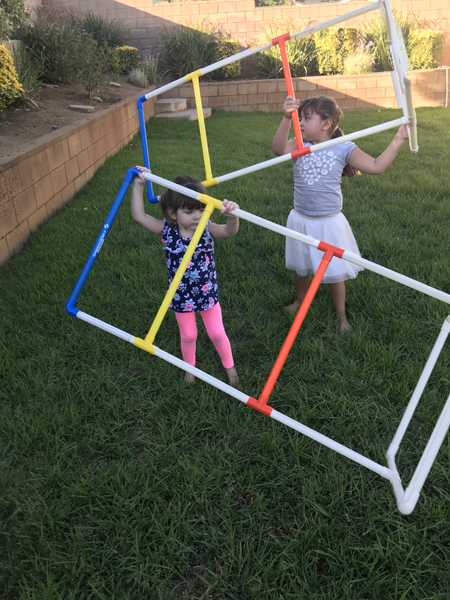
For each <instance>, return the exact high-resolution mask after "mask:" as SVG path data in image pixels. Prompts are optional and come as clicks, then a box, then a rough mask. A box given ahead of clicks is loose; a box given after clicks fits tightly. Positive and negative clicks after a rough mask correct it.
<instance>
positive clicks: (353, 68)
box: [342, 42, 375, 75]
mask: <svg viewBox="0 0 450 600" xmlns="http://www.w3.org/2000/svg"><path fill="white" fill-rule="evenodd" d="M369 44H371V42H369ZM369 44H368V47H366V46H360V47H359V48H358V49H357V50H356V52H350V54H347V56H346V57H345V58H344V69H343V71H342V74H343V75H364V74H365V73H371V72H372V71H373V65H374V62H375V56H374V53H373V49H372V48H373V45H372V46H370V45H369Z"/></svg>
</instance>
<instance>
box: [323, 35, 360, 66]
mask: <svg viewBox="0 0 450 600" xmlns="http://www.w3.org/2000/svg"><path fill="white" fill-rule="evenodd" d="M358 36H359V34H358V30H357V29H356V27H327V28H326V29H321V30H319V31H318V32H317V33H315V34H314V40H315V42H316V50H317V61H318V68H319V73H325V74H327V75H331V74H335V73H342V71H343V69H344V59H345V57H346V56H347V55H349V54H351V53H352V52H354V51H355V49H356V48H357V45H358Z"/></svg>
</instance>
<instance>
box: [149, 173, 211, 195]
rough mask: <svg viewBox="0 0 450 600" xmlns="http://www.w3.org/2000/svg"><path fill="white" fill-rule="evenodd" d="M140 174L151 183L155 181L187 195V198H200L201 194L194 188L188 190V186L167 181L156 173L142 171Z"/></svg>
mask: <svg viewBox="0 0 450 600" xmlns="http://www.w3.org/2000/svg"><path fill="white" fill-rule="evenodd" d="M142 175H143V176H144V179H148V180H149V181H152V182H153V183H157V184H158V185H161V186H162V187H165V188H169V189H171V190H174V191H175V192H178V193H179V194H183V195H184V196H188V197H189V198H194V199H195V200H200V198H201V194H199V193H198V192H196V191H195V190H190V189H189V188H186V187H184V186H182V185H179V184H178V183H174V182H173V181H169V180H168V179H164V178H163V177H159V176H158V175H153V173H145V172H143V173H142Z"/></svg>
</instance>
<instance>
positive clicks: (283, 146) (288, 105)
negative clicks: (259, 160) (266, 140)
mask: <svg viewBox="0 0 450 600" xmlns="http://www.w3.org/2000/svg"><path fill="white" fill-rule="evenodd" d="M297 108H298V101H297V100H295V98H293V97H292V96H287V98H286V100H285V101H284V117H283V120H282V121H281V123H280V126H279V127H278V131H277V132H276V134H275V136H274V138H273V142H272V150H273V151H274V152H275V154H276V155H277V156H282V155H283V154H288V153H289V152H293V151H294V150H296V149H297V144H296V142H295V140H291V141H289V132H290V130H291V123H292V113H293V112H294V110H297Z"/></svg>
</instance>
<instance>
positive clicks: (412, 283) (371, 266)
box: [324, 240, 450, 304]
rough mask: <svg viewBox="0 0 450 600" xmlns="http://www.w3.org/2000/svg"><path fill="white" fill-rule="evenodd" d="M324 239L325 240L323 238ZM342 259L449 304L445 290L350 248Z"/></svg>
mask: <svg viewBox="0 0 450 600" xmlns="http://www.w3.org/2000/svg"><path fill="white" fill-rule="evenodd" d="M324 241H325V240H324ZM342 258H343V259H344V260H348V261H349V262H351V263H353V264H355V265H359V266H360V267H364V268H365V269H368V270H369V271H373V272H374V273H378V275H383V277H387V278H388V279H392V280H393V281H397V282H398V283H401V284H402V285H406V286H407V287H410V288H412V289H413V290H417V291H419V292H422V293H424V294H426V295H427V296H431V297H432V298H436V299H437V300H441V301H442V302H445V303H446V304H450V295H449V294H446V293H445V292H441V290H438V289H436V288H433V287H430V286H429V285H425V284H424V283H421V282H420V281H416V280H415V279H411V278H410V277H406V275H401V274H400V273H397V272H396V271H392V270H391V269H387V268H386V267H382V266H381V265H377V264H376V263H373V262H371V261H370V260H366V259H365V258H362V257H361V256H358V255H357V254H354V253H353V252H350V250H345V251H344V254H343V256H342Z"/></svg>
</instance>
